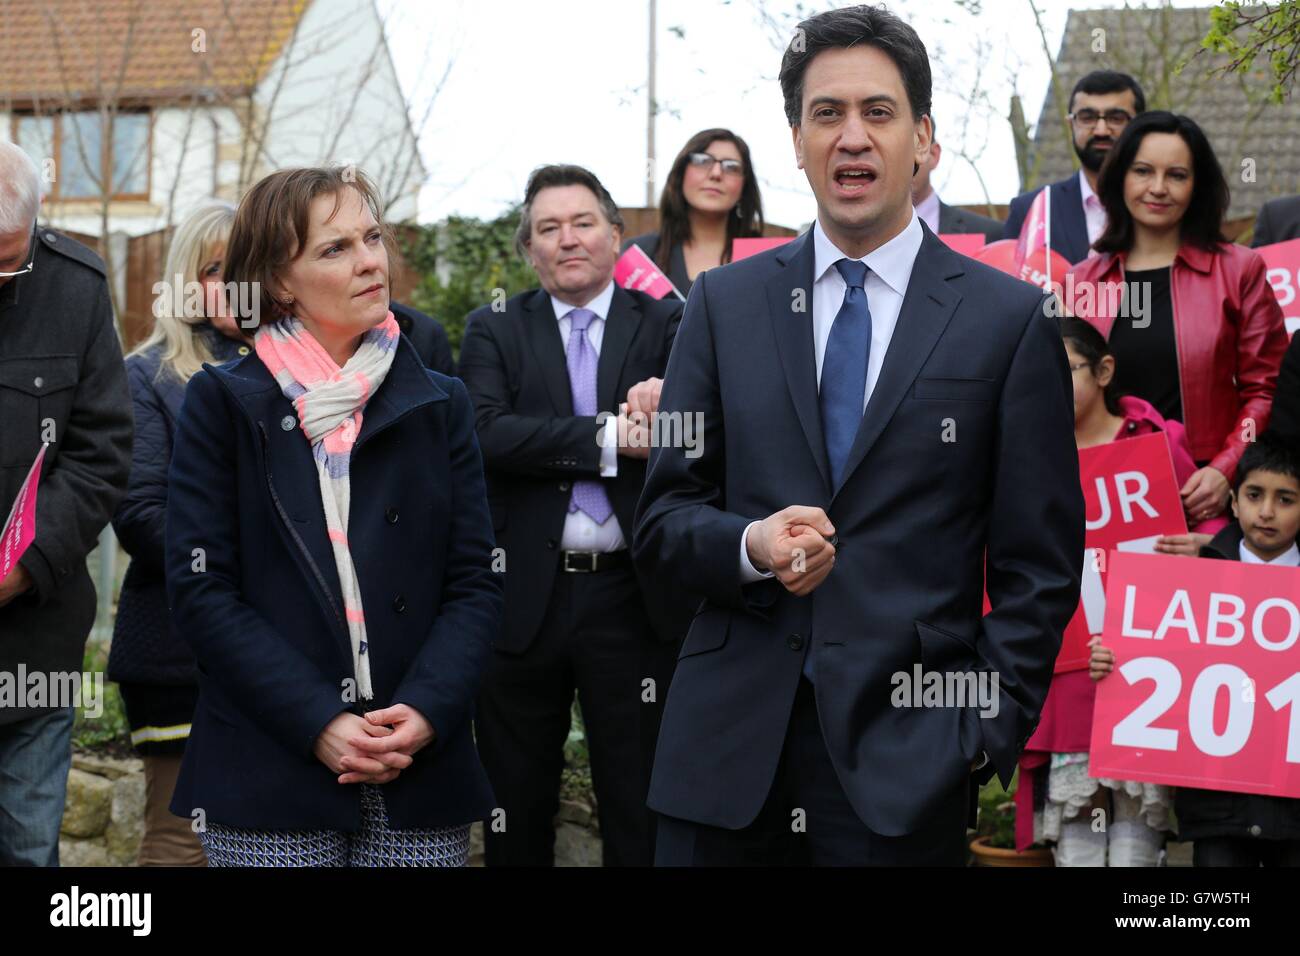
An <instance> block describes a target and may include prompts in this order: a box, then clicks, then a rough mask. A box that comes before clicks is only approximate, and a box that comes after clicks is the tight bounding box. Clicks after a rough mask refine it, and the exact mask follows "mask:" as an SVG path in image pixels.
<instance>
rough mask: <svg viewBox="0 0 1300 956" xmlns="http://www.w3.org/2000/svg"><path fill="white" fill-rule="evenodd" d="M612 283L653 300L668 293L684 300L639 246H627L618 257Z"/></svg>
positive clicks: (675, 287)
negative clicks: (641, 293) (643, 294)
mask: <svg viewBox="0 0 1300 956" xmlns="http://www.w3.org/2000/svg"><path fill="white" fill-rule="evenodd" d="M614 281H615V282H617V283H618V285H619V288H621V289H636V290H637V291H638V292H644V293H645V294H646V295H648V296H651V297H652V298H655V299H662V298H663V297H664V296H666V295H667V294H668V293H670V292H671V293H673V294H674V295H675V296H677V298H679V299H684V298H686V297H685V296H684V295H682V294H681V293H680V292H678V291H677V286H675V285H673V284H672V282H671V281H670V280H669V278H668V277H667V276H666V275H664V274H663V271H662V270H661V269H660V268H659V267H658V266H657V265H655V264H654V260H653V259H651V258H650V257H649V256H647V255H646V254H645V250H644V249H642V248H641V247H640V246H628V247H627V252H625V253H623V254H622V255H621V256H619V257H618V262H616V263H614Z"/></svg>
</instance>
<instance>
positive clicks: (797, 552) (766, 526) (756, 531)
mask: <svg viewBox="0 0 1300 956" xmlns="http://www.w3.org/2000/svg"><path fill="white" fill-rule="evenodd" d="M834 534H835V526H834V525H832V524H831V519H830V518H828V517H826V512H825V511H823V510H822V509H821V508H812V507H809V506H807V505H791V506H790V507H789V508H784V509H782V510H781V511H778V512H777V513H776V514H774V515H770V516H769V517H767V518H764V519H763V520H762V521H760V522H759V523H758V524H755V525H751V526H750V529H749V535H748V536H747V537H746V539H745V551H746V553H747V554H748V555H749V560H750V562H751V563H753V565H754V567H756V568H759V569H760V570H768V571H771V572H772V573H773V574H774V575H776V579H777V580H778V581H780V582H781V584H782V585H784V586H785V589H786V590H787V591H789V592H790V593H791V594H799V595H803V594H811V593H812V591H813V590H814V589H816V588H817V586H818V585H820V584H821V583H822V581H824V580H826V575H828V574H830V573H831V568H832V567H834V565H835V546H834V545H833V544H831V542H830V539H831V537H832V536H833V535H834Z"/></svg>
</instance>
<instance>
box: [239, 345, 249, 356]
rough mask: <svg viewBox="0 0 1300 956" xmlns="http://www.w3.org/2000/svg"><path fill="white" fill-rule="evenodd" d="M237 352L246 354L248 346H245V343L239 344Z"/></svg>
mask: <svg viewBox="0 0 1300 956" xmlns="http://www.w3.org/2000/svg"><path fill="white" fill-rule="evenodd" d="M239 354H240V355H247V354H248V346H247V345H241V346H240V347H239Z"/></svg>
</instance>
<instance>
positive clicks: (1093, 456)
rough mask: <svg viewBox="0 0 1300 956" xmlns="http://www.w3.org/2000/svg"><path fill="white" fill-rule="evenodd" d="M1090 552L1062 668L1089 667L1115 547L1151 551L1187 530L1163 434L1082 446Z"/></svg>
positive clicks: (1063, 644) (1085, 555) (1086, 547)
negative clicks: (1090, 645)
mask: <svg viewBox="0 0 1300 956" xmlns="http://www.w3.org/2000/svg"><path fill="white" fill-rule="evenodd" d="M1079 483H1080V484H1081V485H1082V486H1083V503H1084V521H1085V529H1084V535H1085V537H1084V552H1083V582H1082V588H1081V592H1080V595H1079V607H1078V609H1077V610H1076V611H1075V612H1074V617H1072V618H1070V623H1069V624H1068V625H1066V628H1065V635H1064V637H1063V639H1062V641H1061V652H1060V654H1059V655H1057V658H1056V673H1058V674H1059V673H1062V672H1063V671H1071V670H1082V669H1084V668H1086V667H1087V666H1088V658H1089V657H1090V656H1091V651H1090V649H1089V648H1088V642H1089V641H1090V640H1092V635H1093V634H1100V633H1101V628H1102V624H1103V622H1104V619H1105V611H1106V597H1105V594H1106V560H1107V556H1108V555H1109V554H1110V553H1111V552H1112V551H1114V550H1116V549H1118V550H1120V551H1136V552H1141V553H1145V554H1150V553H1152V552H1153V551H1154V550H1155V542H1156V538H1158V537H1159V536H1160V535H1162V534H1186V533H1187V519H1186V518H1185V517H1184V516H1183V500H1182V498H1181V497H1180V496H1179V494H1178V480H1177V478H1175V477H1174V462H1173V459H1172V458H1171V457H1170V456H1169V442H1168V441H1167V440H1166V438H1165V436H1164V434H1163V433H1160V432H1158V433H1156V434H1152V435H1142V436H1140V437H1138V438H1127V439H1124V440H1123V441H1113V442H1108V443H1107V444H1105V445H1095V446H1093V447H1091V448H1085V449H1083V450H1082V451H1080V452H1079Z"/></svg>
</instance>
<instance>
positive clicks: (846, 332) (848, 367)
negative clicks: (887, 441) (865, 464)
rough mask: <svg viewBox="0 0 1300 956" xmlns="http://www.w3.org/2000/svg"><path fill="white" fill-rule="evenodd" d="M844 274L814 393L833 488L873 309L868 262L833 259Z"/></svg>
mask: <svg viewBox="0 0 1300 956" xmlns="http://www.w3.org/2000/svg"><path fill="white" fill-rule="evenodd" d="M835 268H836V269H839V270H840V275H841V276H843V277H844V284H845V289H844V304H843V305H841V306H840V311H839V312H837V313H836V314H835V321H834V322H832V323H831V334H830V336H829V337H828V338H827V339H826V352H825V354H824V355H823V356H822V380H821V390H820V393H819V395H818V398H819V402H820V404H821V412H822V435H823V437H824V438H825V440H826V458H827V460H828V461H829V462H830V466H831V479H832V481H833V482H834V488H832V491H833V490H835V489H837V488H839V486H840V481H841V480H842V479H843V478H844V467H845V465H846V464H847V463H848V460H849V449H850V448H852V447H853V439H854V438H855V437H856V436H857V434H858V425H860V424H861V423H862V406H863V398H864V397H865V396H866V394H867V359H868V358H869V357H870V355H871V310H870V309H869V308H867V292H866V289H864V288H863V285H864V283H865V282H866V281H867V264H866V263H865V262H858V261H857V260H855V259H841V260H840V261H839V262H837V263H835ZM816 647H817V645H816V642H815V641H813V640H812V639H811V635H810V640H809V642H808V653H807V654H806V655H805V656H804V659H803V673H804V676H805V677H807V678H808V679H809V680H810V681H813V682H814V683H815V682H816V678H815V674H816V667H815V661H816V655H815V651H816Z"/></svg>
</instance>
